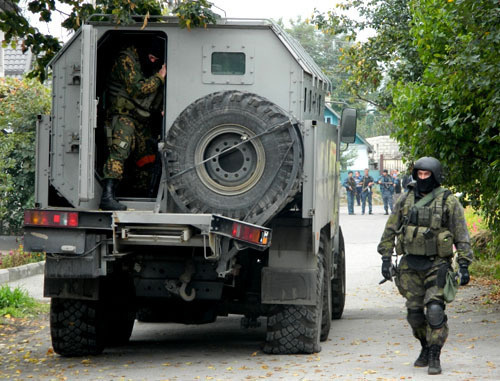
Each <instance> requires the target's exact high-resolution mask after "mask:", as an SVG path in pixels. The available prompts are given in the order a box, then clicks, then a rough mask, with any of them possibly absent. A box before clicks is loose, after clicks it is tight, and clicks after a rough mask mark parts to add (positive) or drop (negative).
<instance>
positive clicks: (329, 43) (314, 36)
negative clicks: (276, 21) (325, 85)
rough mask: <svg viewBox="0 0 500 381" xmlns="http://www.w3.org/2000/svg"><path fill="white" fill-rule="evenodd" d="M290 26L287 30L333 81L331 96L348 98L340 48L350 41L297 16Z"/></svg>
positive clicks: (338, 98) (336, 98) (342, 98)
mask: <svg viewBox="0 0 500 381" xmlns="http://www.w3.org/2000/svg"><path fill="white" fill-rule="evenodd" d="M290 24H291V25H290V27H288V28H285V30H286V31H287V32H288V33H289V34H290V35H291V36H292V37H294V38H295V39H296V40H297V41H298V42H300V44H301V45H302V47H303V48H304V49H305V51H306V52H307V53H309V54H310V55H311V57H312V58H313V59H314V62H316V63H317V64H318V66H319V67H320V68H321V70H323V72H324V73H325V74H326V75H327V76H328V78H329V79H330V81H331V82H332V88H333V90H332V93H331V96H332V98H333V99H335V100H342V101H344V100H345V99H347V98H348V94H346V93H345V92H344V91H343V88H342V86H341V85H342V81H343V80H345V79H346V73H345V72H344V71H343V70H342V68H341V67H340V62H339V58H340V55H341V53H340V49H341V47H342V46H345V45H346V44H348V43H349V42H348V41H346V39H345V38H344V37H342V36H335V35H333V34H329V33H325V32H322V31H320V30H318V28H317V27H316V26H315V25H313V24H311V23H310V22H308V21H307V20H302V19H301V17H297V18H296V19H295V20H290Z"/></svg>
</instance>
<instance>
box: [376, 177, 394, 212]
mask: <svg viewBox="0 0 500 381" xmlns="http://www.w3.org/2000/svg"><path fill="white" fill-rule="evenodd" d="M377 183H378V184H380V192H381V193H382V200H383V201H384V210H385V213H384V214H386V215H387V214H389V208H390V209H391V213H392V195H393V194H394V182H393V179H392V177H391V176H389V172H388V171H387V169H384V170H383V172H382V176H380V177H379V179H378V181H377Z"/></svg>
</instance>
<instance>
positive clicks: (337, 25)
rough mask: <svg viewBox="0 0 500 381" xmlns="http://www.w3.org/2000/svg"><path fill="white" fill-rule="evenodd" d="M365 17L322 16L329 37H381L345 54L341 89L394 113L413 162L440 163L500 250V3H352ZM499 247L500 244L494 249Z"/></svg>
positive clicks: (387, 0)
mask: <svg viewBox="0 0 500 381" xmlns="http://www.w3.org/2000/svg"><path fill="white" fill-rule="evenodd" d="M339 8H340V10H341V11H345V10H346V9H351V8H355V9H356V10H357V11H358V12H359V14H360V15H361V16H362V17H363V18H364V19H362V20H361V21H359V20H352V19H349V18H348V17H347V16H345V13H344V14H343V13H342V12H339V11H338V10H337V11H331V12H328V13H327V14H321V13H319V12H316V14H315V17H314V19H313V22H315V23H316V24H317V25H318V26H319V28H320V29H322V30H326V31H328V32H331V33H334V34H335V33H342V34H347V35H349V36H350V37H351V38H353V39H354V38H355V37H356V33H357V32H359V30H362V29H366V28H372V29H373V30H374V31H375V32H376V34H375V35H374V36H373V37H370V38H369V39H368V40H367V41H365V42H358V43H356V44H355V45H353V46H351V47H350V48H348V49H345V50H344V51H343V54H342V56H341V58H340V60H341V66H343V67H344V69H345V70H346V71H347V72H348V73H349V74H350V75H349V76H348V77H347V79H346V81H345V82H344V85H345V86H346V87H347V88H348V89H350V90H351V92H352V93H353V94H354V95H355V97H356V98H357V99H359V100H366V101H367V102H369V103H371V104H373V105H374V106H375V107H377V109H378V111H381V112H390V114H391V117H392V123H393V128H394V130H393V131H394V132H393V134H392V135H393V136H394V137H396V138H397V139H398V141H399V143H400V145H401V149H402V151H403V152H404V153H405V156H406V158H407V160H408V161H411V160H412V159H415V158H417V157H419V156H423V155H432V156H435V157H437V158H439V159H440V160H441V162H442V163H443V165H444V167H445V169H446V171H447V174H448V176H447V178H446V183H447V185H449V186H453V187H455V188H456V189H457V190H459V191H461V192H464V193H465V198H464V199H465V201H466V202H470V203H471V204H472V205H473V206H474V207H475V208H480V209H481V210H482V211H483V212H484V214H485V216H486V217H487V221H488V223H489V226H490V228H491V229H492V231H493V233H494V237H495V239H496V243H497V245H498V246H500V193H499V192H498V189H500V177H499V176H498V173H500V144H499V142H500V132H499V126H498V118H499V115H500V84H499V81H498V78H499V75H500V65H499V60H498V52H499V51H500V46H499V45H500V30H499V25H500V23H499V22H498V20H499V19H500V7H499V5H498V1H496V0H447V1H442V0H370V1H368V2H363V1H360V0H350V1H347V2H344V3H342V4H341V5H339ZM498 246H497V247H498Z"/></svg>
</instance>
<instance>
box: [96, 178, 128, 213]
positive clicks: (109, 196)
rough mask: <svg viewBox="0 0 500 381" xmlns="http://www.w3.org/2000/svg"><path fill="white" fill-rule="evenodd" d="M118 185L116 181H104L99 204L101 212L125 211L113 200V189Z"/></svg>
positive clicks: (121, 205) (122, 206)
mask: <svg viewBox="0 0 500 381" xmlns="http://www.w3.org/2000/svg"><path fill="white" fill-rule="evenodd" d="M117 185H118V180H116V179H105V180H104V190H103V192H102V197H101V204H100V205H99V208H101V209H102V210H127V207H126V206H125V205H123V204H120V203H119V202H118V201H116V200H115V188H116V186H117Z"/></svg>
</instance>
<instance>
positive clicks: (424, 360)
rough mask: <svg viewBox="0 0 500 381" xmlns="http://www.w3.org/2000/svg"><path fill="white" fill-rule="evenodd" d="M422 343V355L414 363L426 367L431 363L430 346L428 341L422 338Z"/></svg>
mask: <svg viewBox="0 0 500 381" xmlns="http://www.w3.org/2000/svg"><path fill="white" fill-rule="evenodd" d="M420 344H422V350H421V351H420V355H419V356H418V358H417V359H416V360H415V362H414V363H413V365H414V366H417V367H419V368H420V367H424V366H427V365H429V346H428V345H427V341H426V340H425V339H424V340H420Z"/></svg>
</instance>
